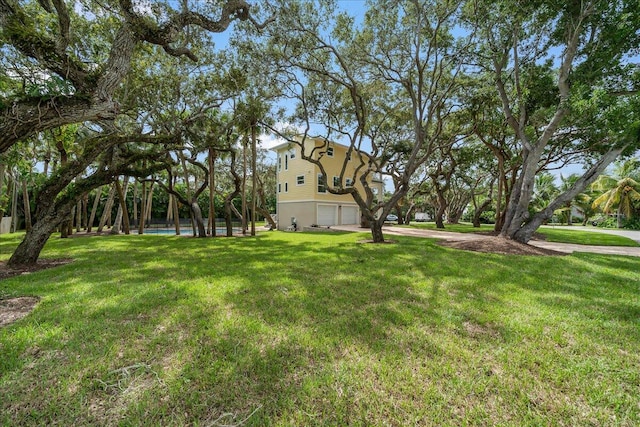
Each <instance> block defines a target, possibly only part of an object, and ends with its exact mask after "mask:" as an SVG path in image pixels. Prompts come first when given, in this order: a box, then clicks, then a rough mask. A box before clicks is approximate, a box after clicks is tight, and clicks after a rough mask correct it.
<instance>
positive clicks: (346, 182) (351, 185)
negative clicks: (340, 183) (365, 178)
mask: <svg viewBox="0 0 640 427" xmlns="http://www.w3.org/2000/svg"><path fill="white" fill-rule="evenodd" d="M344 181H345V186H347V187H353V180H352V179H351V178H346V179H345V180H344Z"/></svg>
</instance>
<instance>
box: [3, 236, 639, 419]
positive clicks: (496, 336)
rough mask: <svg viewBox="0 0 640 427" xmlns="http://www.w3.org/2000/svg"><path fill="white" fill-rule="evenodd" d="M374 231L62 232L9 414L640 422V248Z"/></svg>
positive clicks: (28, 325)
mask: <svg viewBox="0 0 640 427" xmlns="http://www.w3.org/2000/svg"><path fill="white" fill-rule="evenodd" d="M364 236H366V235H365V234H338V233H336V234H321V233H309V234H306V233H281V232H271V233H264V234H262V235H261V236H259V237H258V238H231V239H222V238H221V239H193V238H180V237H168V236H107V237H92V238H77V239H64V240H61V239H58V238H53V239H52V240H51V241H50V242H49V243H48V244H47V246H46V248H45V251H44V253H43V256H44V257H50V258H55V257H68V256H71V257H73V258H74V259H75V262H74V263H72V264H68V265H65V266H61V267H57V268H54V269H50V270H46V271H39V272H36V273H32V274H29V275H23V276H20V277H15V278H11V279H8V280H3V281H0V298H6V297H10V296H19V295H36V296H39V297H41V302H40V303H39V305H38V307H37V308H36V310H35V311H34V312H32V313H31V314H30V315H29V316H28V317H26V318H24V319H22V320H20V321H18V322H16V323H14V324H12V325H10V326H8V327H5V328H2V329H0V355H1V357H0V425H48V424H56V425H76V426H77V425H185V424H191V425H206V426H213V425H224V424H242V425H248V426H303V425H304V426H326V425H335V426H344V425H363V426H364V425H393V426H405V425H434V426H441V425H513V426H522V425H629V426H631V425H639V424H640V408H639V407H638V402H640V368H639V367H640V320H639V319H640V276H639V275H638V271H640V258H632V257H615V256H602V255H593V254H584V253H580V254H576V255H571V256H562V257H526V256H502V255H492V254H480V253H471V252H465V251H456V250H453V249H449V248H444V247H440V246H438V245H435V244H434V241H432V240H429V239H418V238H403V237H397V238H396V237H394V239H396V240H397V242H398V243H397V244H385V245H372V244H360V243H357V241H358V240H359V239H362V238H363V237H364ZM17 242H18V241H17V237H15V236H10V237H6V236H4V235H3V236H0V259H7V258H8V256H9V254H10V252H11V250H12V249H13V248H14V247H15V245H16V244H17Z"/></svg>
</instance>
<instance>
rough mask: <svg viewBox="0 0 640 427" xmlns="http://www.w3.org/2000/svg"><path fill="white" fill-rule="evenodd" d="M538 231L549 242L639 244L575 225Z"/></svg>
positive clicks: (430, 226)
mask: <svg viewBox="0 0 640 427" xmlns="http://www.w3.org/2000/svg"><path fill="white" fill-rule="evenodd" d="M410 227H414V228H422V229H425V230H438V229H437V228H436V224H435V223H433V222H418V223H416V222H414V223H411V225H410ZM444 231H453V232H456V233H477V232H483V233H486V232H492V231H493V225H490V224H482V225H481V227H480V228H479V229H478V228H475V227H473V225H471V224H470V223H460V224H445V229H444ZM538 233H539V234H541V235H543V236H544V238H545V239H546V240H547V241H549V242H558V243H575V244H578V245H593V246H628V247H637V246H640V244H639V243H638V242H636V241H634V240H632V239H629V238H627V237H622V236H615V235H612V234H606V233H598V232H594V231H584V230H581V229H580V226H576V227H575V229H572V230H567V229H560V228H553V227H552V226H542V227H540V228H539V229H538Z"/></svg>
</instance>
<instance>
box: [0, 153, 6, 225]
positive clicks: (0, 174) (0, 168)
mask: <svg viewBox="0 0 640 427" xmlns="http://www.w3.org/2000/svg"><path fill="white" fill-rule="evenodd" d="M6 169H7V167H6V166H5V164H4V163H0V200H2V193H3V191H4V174H5V171H6ZM3 216H4V205H2V204H0V220H2V217H3Z"/></svg>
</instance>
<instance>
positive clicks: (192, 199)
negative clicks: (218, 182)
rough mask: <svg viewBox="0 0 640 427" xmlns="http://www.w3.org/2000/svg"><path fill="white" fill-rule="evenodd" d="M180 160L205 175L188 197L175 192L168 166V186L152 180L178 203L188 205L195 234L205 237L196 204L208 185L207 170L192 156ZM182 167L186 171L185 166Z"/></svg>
mask: <svg viewBox="0 0 640 427" xmlns="http://www.w3.org/2000/svg"><path fill="white" fill-rule="evenodd" d="M182 160H183V162H184V161H186V162H189V163H191V164H192V165H194V166H197V167H198V168H200V170H202V171H203V173H204V175H205V177H204V180H203V181H202V184H201V185H200V187H198V189H197V190H196V191H195V192H194V193H193V194H191V192H190V191H189V196H188V198H187V197H185V196H183V195H182V194H180V193H179V192H177V191H176V190H175V188H174V187H173V173H172V171H171V168H170V167H169V168H167V173H168V174H169V179H168V180H167V182H168V183H169V185H168V186H167V185H165V184H164V183H162V182H161V181H159V180H155V181H154V182H156V183H157V184H158V185H159V186H160V187H162V188H163V189H164V190H165V191H166V192H167V193H170V194H172V195H173V196H174V197H175V198H176V199H178V200H179V201H180V203H182V204H183V205H185V206H189V210H190V211H191V215H192V217H193V220H194V222H195V227H196V229H197V236H198V237H207V229H206V227H205V225H204V218H203V217H202V209H200V205H199V204H198V197H199V196H200V194H202V192H203V191H204V190H205V189H206V188H207V186H208V185H209V171H208V170H207V168H206V167H205V166H204V165H203V164H202V163H200V162H199V161H197V160H195V159H194V158H190V159H187V158H185V157H184V156H182ZM184 169H185V173H186V167H185V168H184ZM194 235H195V233H194Z"/></svg>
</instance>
